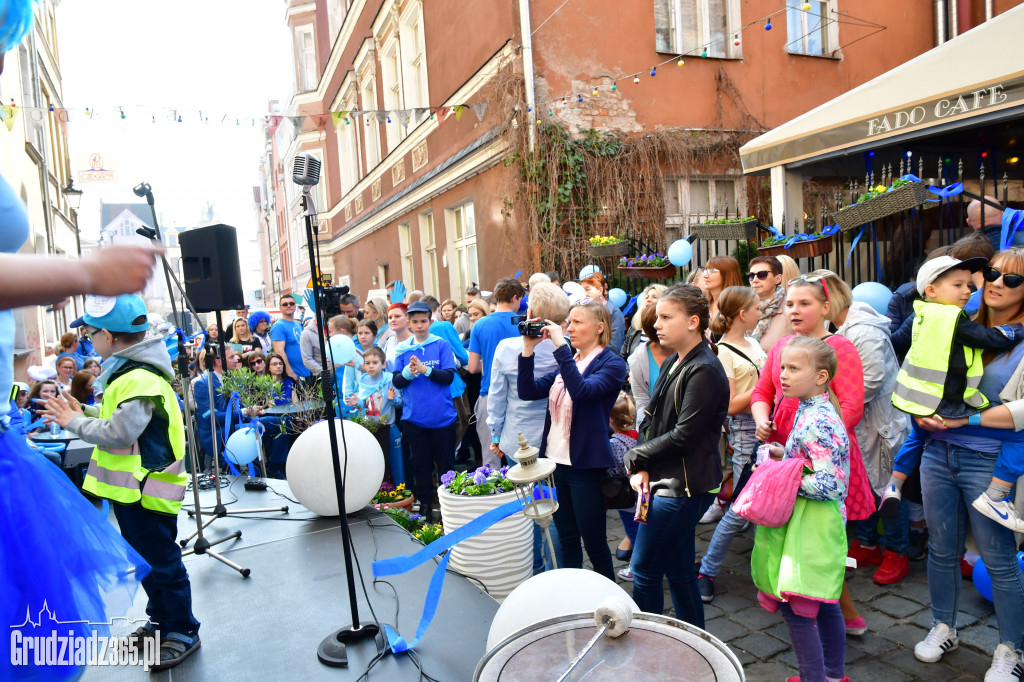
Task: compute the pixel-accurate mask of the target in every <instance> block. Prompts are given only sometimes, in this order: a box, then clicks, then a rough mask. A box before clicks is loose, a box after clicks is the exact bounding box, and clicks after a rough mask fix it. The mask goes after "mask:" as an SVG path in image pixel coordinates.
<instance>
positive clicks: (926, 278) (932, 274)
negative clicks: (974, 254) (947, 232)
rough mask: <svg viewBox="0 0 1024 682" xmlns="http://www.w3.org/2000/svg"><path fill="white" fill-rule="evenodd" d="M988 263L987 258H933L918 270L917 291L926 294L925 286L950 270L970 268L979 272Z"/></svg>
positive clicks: (969, 269) (971, 270)
mask: <svg viewBox="0 0 1024 682" xmlns="http://www.w3.org/2000/svg"><path fill="white" fill-rule="evenodd" d="M986 265H988V259H987V258H980V257H979V258H968V259H967V260H958V259H956V258H953V257H952V256H939V257H938V258H932V259H931V260H930V261H927V262H926V263H925V264H924V265H922V266H921V269H920V270H918V271H917V293H919V294H921V295H922V296H924V288H925V287H926V286H928V285H929V284H931V283H932V282H934V281H935V280H937V279H938V278H939V277H941V276H942V275H944V274H945V273H947V272H949V271H950V270H968V271H970V272H977V271H978V270H981V269H982V268H983V267H985V266H986Z"/></svg>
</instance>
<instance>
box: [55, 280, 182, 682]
mask: <svg viewBox="0 0 1024 682" xmlns="http://www.w3.org/2000/svg"><path fill="white" fill-rule="evenodd" d="M71 326H72V327H79V326H81V327H83V331H84V335H85V337H86V338H88V339H90V340H91V341H92V343H93V345H94V347H95V349H96V352H97V353H99V355H100V356H101V357H103V359H104V362H103V365H102V367H103V373H102V374H101V375H100V377H99V378H98V379H97V380H96V384H97V385H100V386H103V387H104V391H103V400H102V402H101V404H100V405H99V407H86V406H82V405H81V404H80V403H78V401H76V400H75V399H74V398H72V397H71V396H70V395H68V394H67V393H65V394H64V399H63V400H61V399H58V398H51V399H50V400H49V401H48V402H47V405H46V407H47V410H46V413H47V414H49V415H50V416H51V417H52V418H53V420H54V421H56V422H57V423H59V424H60V425H61V426H62V427H63V428H65V429H67V430H69V431H71V432H72V433H74V434H76V435H77V436H78V437H79V438H81V439H82V440H83V441H85V442H87V443H93V444H95V446H96V448H95V450H94V451H93V454H92V459H91V460H90V462H89V470H88V473H87V474H86V477H85V482H84V483H83V484H82V489H83V490H85V491H87V492H89V493H92V494H93V495H96V496H97V497H102V498H106V499H108V500H111V501H112V502H114V505H113V506H114V516H115V517H116V518H117V524H118V526H119V527H120V529H121V534H122V535H123V536H124V538H125V540H127V541H128V543H129V544H130V545H131V546H132V547H133V548H135V550H136V551H137V552H138V553H139V554H141V555H142V557H143V558H144V559H145V560H146V561H147V562H149V564H150V566H152V568H153V570H152V571H151V572H150V574H149V575H148V576H147V577H146V578H144V579H143V580H142V586H143V588H144V589H145V590H146V594H147V595H148V596H149V603H148V605H147V606H146V613H147V614H148V615H149V622H148V623H146V625H144V626H142V627H140V628H139V629H138V630H136V631H135V632H134V633H133V634H132V635H131V636H130V637H129V638H128V641H127V642H126V644H127V645H128V646H131V647H139V646H140V645H141V644H142V642H143V640H146V639H156V640H157V641H158V642H159V647H160V660H159V662H157V663H156V664H155V665H152V666H151V669H153V670H166V669H168V668H172V667H174V666H176V665H177V664H179V663H181V661H183V660H184V659H185V658H187V657H188V656H189V655H190V654H192V653H193V652H194V651H195V650H196V649H198V648H199V645H200V642H199V621H197V620H196V618H195V616H194V615H193V614H192V588H191V585H190V583H189V579H188V572H187V571H186V570H185V565H184V564H183V563H182V561H181V547H179V546H178V544H177V542H175V538H176V535H177V531H178V519H177V516H178V512H179V511H180V510H181V501H182V499H183V498H184V496H185V488H186V486H187V484H188V478H187V475H186V473H185V469H184V460H183V456H184V453H185V443H184V424H183V421H182V416H181V408H180V404H179V401H178V397H177V395H176V394H175V393H174V390H173V389H172V388H171V384H170V381H171V380H172V379H173V378H174V372H173V371H172V369H171V358H170V356H169V355H168V353H167V347H166V345H165V344H164V340H163V339H162V338H160V337H150V338H146V331H147V329H148V328H149V324H148V322H147V318H146V305H145V303H143V301H142V299H141V298H139V297H138V296H135V295H123V296H117V297H109V296H89V297H88V298H86V300H85V315H83V316H82V317H81V318H79V319H77V320H75V321H74V322H72V323H71Z"/></svg>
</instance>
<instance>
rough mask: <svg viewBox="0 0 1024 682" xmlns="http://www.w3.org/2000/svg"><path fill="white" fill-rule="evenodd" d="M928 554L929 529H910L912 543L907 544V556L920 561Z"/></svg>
mask: <svg viewBox="0 0 1024 682" xmlns="http://www.w3.org/2000/svg"><path fill="white" fill-rule="evenodd" d="M926 556H928V529H927V528H922V529H921V530H919V531H916V530H914V529H913V528H912V529H910V543H909V544H908V545H907V558H908V559H910V560H911V561H920V560H921V559H924V558H925V557H926Z"/></svg>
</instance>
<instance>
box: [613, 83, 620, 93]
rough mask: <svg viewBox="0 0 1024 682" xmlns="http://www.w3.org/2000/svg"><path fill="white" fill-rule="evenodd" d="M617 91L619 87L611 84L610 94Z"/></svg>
mask: <svg viewBox="0 0 1024 682" xmlns="http://www.w3.org/2000/svg"><path fill="white" fill-rule="evenodd" d="M618 89H619V86H618V85H616V84H615V83H612V92H615V91H616V90H618Z"/></svg>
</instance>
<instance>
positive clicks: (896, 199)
mask: <svg viewBox="0 0 1024 682" xmlns="http://www.w3.org/2000/svg"><path fill="white" fill-rule="evenodd" d="M927 198H928V186H927V185H926V184H925V183H924V182H908V183H906V184H904V185H900V186H899V187H897V188H896V189H894V190H892V191H889V192H883V193H882V194H879V195H878V196H876V197H872V198H871V199H866V200H864V201H862V202H860V203H858V204H854V205H853V206H847V207H846V208H843V209H840V210H839V211H838V212H837V213H836V215H835V220H836V224H837V225H839V227H840V228H841V229H842V230H843V231H847V230H853V229H855V228H857V227H860V226H861V225H864V224H865V223H870V222H872V221H875V220H881V219H882V218H885V217H886V216H891V215H894V214H896V213H902V212H903V211H909V210H910V209H912V208H917V207H918V206H920V205H921V204H923V203H925V201H926V200H927Z"/></svg>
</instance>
